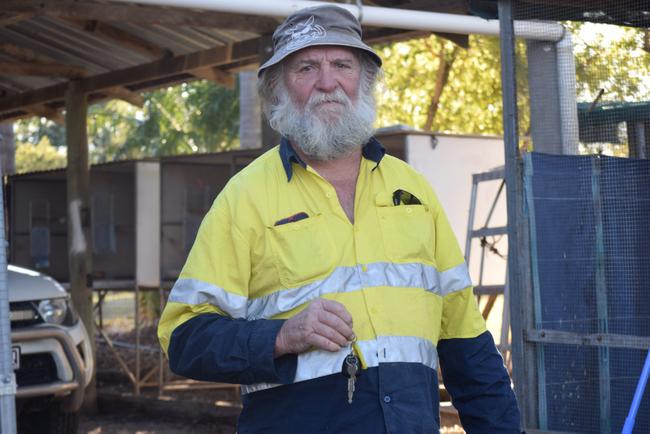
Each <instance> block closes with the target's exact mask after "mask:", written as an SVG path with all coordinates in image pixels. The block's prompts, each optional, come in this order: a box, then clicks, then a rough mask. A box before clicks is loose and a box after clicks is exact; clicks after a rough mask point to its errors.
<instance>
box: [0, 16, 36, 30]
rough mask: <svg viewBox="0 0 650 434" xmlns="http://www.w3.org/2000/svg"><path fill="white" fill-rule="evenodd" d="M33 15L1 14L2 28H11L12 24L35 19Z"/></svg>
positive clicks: (0, 24)
mask: <svg viewBox="0 0 650 434" xmlns="http://www.w3.org/2000/svg"><path fill="white" fill-rule="evenodd" d="M33 16H34V14H32V13H20V14H15V13H12V12H0V27H5V26H10V25H12V24H16V23H19V22H21V21H25V20H28V19H30V18H31V17H33Z"/></svg>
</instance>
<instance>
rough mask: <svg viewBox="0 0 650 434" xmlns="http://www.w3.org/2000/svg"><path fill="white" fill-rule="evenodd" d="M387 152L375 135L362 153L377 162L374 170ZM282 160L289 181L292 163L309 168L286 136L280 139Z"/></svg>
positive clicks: (291, 174)
mask: <svg viewBox="0 0 650 434" xmlns="http://www.w3.org/2000/svg"><path fill="white" fill-rule="evenodd" d="M385 154H386V149H385V148H384V147H383V145H382V144H381V143H379V141H378V140H377V139H375V138H374V137H371V138H370V140H368V142H367V143H366V144H365V145H363V148H362V149H361V155H363V158H365V159H366V160H370V161H374V162H375V163H377V164H376V165H375V167H374V168H373V170H375V169H376V168H377V167H379V162H380V161H381V159H382V158H384V155H385ZM280 160H282V166H283V167H284V171H285V173H286V174H287V181H291V177H292V176H293V167H292V163H296V164H299V165H300V166H302V167H303V168H307V164H306V163H305V162H304V161H302V159H301V158H300V156H299V155H298V154H297V153H296V151H295V150H294V149H293V146H291V143H289V140H288V139H287V138H286V137H282V139H281V140H280Z"/></svg>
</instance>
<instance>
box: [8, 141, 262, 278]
mask: <svg viewBox="0 0 650 434" xmlns="http://www.w3.org/2000/svg"><path fill="white" fill-rule="evenodd" d="M260 152H261V151H259V150H249V151H231V152H223V153H215V154H201V155H187V156H173V157H161V158H156V159H145V160H138V161H121V162H112V163H105V164H97V165H93V166H92V167H91V169H90V204H89V205H90V212H89V213H82V215H86V216H88V217H87V218H89V219H90V222H89V223H90V226H91V234H92V235H91V236H92V250H93V253H92V258H93V267H92V268H93V279H94V281H95V282H96V284H95V286H99V287H104V288H112V287H124V286H132V285H136V284H137V285H139V286H142V287H157V286H159V285H160V284H161V282H165V281H173V280H175V279H176V277H177V276H178V274H179V272H180V270H181V268H182V266H183V263H184V262H185V258H186V257H187V253H188V252H189V249H190V247H191V246H192V243H193V242H194V238H195V236H196V232H197V230H198V227H199V224H200V222H201V220H202V219H203V216H204V215H205V213H206V212H207V210H208V209H209V207H210V205H211V204H212V201H213V200H214V198H215V197H216V196H217V194H218V193H219V192H220V191H221V189H222V188H223V187H224V186H225V185H226V183H227V182H228V180H229V179H230V177H231V176H232V175H234V174H235V173H237V172H238V171H239V170H241V169H242V168H243V167H245V166H246V165H247V164H248V163H249V162H250V161H252V160H253V159H254V158H256V157H257V156H258V155H259V154H260ZM7 196H8V227H9V241H10V251H9V255H10V262H11V263H13V264H16V265H21V266H24V267H28V268H33V269H36V270H38V271H42V272H44V273H46V274H49V275H50V276H52V277H54V278H55V279H57V280H59V281H61V282H68V281H69V274H68V223H67V220H68V216H67V206H68V205H67V180H66V172H65V169H60V170H51V171H42V172H33V173H26V174H20V175H13V176H9V177H8V180H7Z"/></svg>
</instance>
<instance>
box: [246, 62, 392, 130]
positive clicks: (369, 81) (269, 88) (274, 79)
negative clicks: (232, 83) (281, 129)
mask: <svg viewBox="0 0 650 434" xmlns="http://www.w3.org/2000/svg"><path fill="white" fill-rule="evenodd" d="M353 51H354V54H355V56H356V57H357V59H358V60H359V64H360V65H361V82H360V83H359V94H368V93H373V92H374V91H375V86H376V85H377V83H378V82H379V81H380V80H381V79H382V78H383V70H382V69H381V68H380V67H379V65H377V64H376V63H375V62H374V60H372V58H371V57H370V55H369V54H366V53H364V52H362V51H360V50H353ZM283 72H284V61H282V62H280V63H277V64H275V65H272V66H269V67H268V68H266V69H265V70H264V71H262V73H261V74H260V78H259V80H258V81H257V93H258V94H259V96H260V102H261V105H262V111H263V112H264V115H265V116H266V118H267V119H271V114H272V113H273V110H274V109H275V108H276V107H277V106H278V105H280V104H281V103H282V101H280V98H279V92H278V84H281V85H282V86H284V83H280V81H281V80H282V74H283Z"/></svg>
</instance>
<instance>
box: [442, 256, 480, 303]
mask: <svg viewBox="0 0 650 434" xmlns="http://www.w3.org/2000/svg"><path fill="white" fill-rule="evenodd" d="M438 275H439V276H440V295H442V296H443V297H444V296H445V295H447V294H451V293H452V292H456V291H462V290H463V289H465V288H467V287H468V286H472V279H471V277H469V270H468V269H467V264H466V263H465V262H464V261H463V263H462V264H460V265H457V266H455V267H453V268H450V269H449V270H445V271H443V272H441V273H438Z"/></svg>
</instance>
